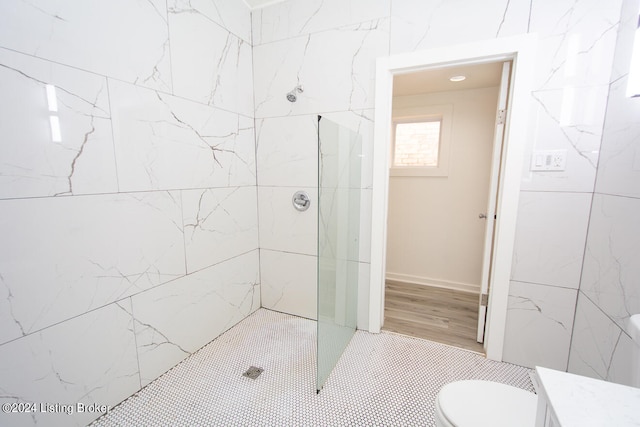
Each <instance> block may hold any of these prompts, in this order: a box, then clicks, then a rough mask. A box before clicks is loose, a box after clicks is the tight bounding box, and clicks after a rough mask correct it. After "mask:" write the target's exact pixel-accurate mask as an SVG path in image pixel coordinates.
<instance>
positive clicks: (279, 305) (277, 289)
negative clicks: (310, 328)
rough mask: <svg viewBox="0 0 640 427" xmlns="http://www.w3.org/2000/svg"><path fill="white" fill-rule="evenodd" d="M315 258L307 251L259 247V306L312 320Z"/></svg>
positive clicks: (315, 300) (314, 295) (314, 309)
mask: <svg viewBox="0 0 640 427" xmlns="http://www.w3.org/2000/svg"><path fill="white" fill-rule="evenodd" d="M316 259H317V258H316V257H315V256H310V255H301V254H292V253H287V252H279V251H271V250H268V249H260V277H261V288H260V289H261V292H262V307H264V308H268V309H271V310H275V311H280V312H282V313H288V314H293V315H296V316H302V317H306V318H309V319H314V320H315V319H316V317H317V301H318V294H317V280H318V277H317V271H318V263H317V261H316Z"/></svg>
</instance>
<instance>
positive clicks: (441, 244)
mask: <svg viewBox="0 0 640 427" xmlns="http://www.w3.org/2000/svg"><path fill="white" fill-rule="evenodd" d="M497 96H498V88H497V87H491V88H482V89H473V90H464V91H451V92H437V93H430V94H423V95H412V96H403V97H396V98H394V100H393V115H394V118H397V117H401V116H403V115H418V114H421V113H422V112H423V111H424V110H426V109H428V106H432V105H443V104H450V105H452V106H453V121H452V132H451V145H450V150H451V153H450V163H449V173H448V176H445V177H434V176H425V177H401V176H392V177H391V178H390V180H389V217H388V239H387V278H388V279H395V280H406V281H409V282H414V283H423V284H435V285H440V286H447V287H455V288H460V289H466V290H470V291H479V287H480V275H481V268H482V245H483V241H484V229H485V221H484V220H481V219H479V218H478V214H479V213H485V212H486V209H487V207H486V206H487V195H488V186H489V174H490V159H491V148H492V143H493V132H494V124H495V115H496V113H495V111H496V105H497ZM429 111H432V110H431V109H429Z"/></svg>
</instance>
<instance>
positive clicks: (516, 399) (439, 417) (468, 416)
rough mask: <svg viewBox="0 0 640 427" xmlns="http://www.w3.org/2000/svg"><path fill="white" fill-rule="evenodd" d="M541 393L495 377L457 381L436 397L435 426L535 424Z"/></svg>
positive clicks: (443, 388)
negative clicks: (490, 379)
mask: <svg viewBox="0 0 640 427" xmlns="http://www.w3.org/2000/svg"><path fill="white" fill-rule="evenodd" d="M537 404H538V397H537V396H536V395H535V394H534V393H531V392H529V391H526V390H523V389H521V388H517V387H513V386H510V385H506V384H500V383H495V382H492V381H479V380H467V381H456V382H453V383H449V384H447V385H445V386H444V387H442V389H441V390H440V392H439V393H438V397H436V426H438V427H465V426H476V427H483V426H487V427H488V426H492V427H514V426H518V427H529V426H531V427H533V426H534V425H535V421H536V406H537Z"/></svg>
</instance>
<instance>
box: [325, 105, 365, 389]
mask: <svg viewBox="0 0 640 427" xmlns="http://www.w3.org/2000/svg"><path fill="white" fill-rule="evenodd" d="M361 162H362V138H361V137H360V135H358V134H357V133H355V132H353V131H351V130H349V129H347V128H345V127H343V126H341V125H338V124H337V123H334V122H332V121H330V120H327V119H326V118H324V117H321V116H318V187H319V188H318V338H317V339H318V341H317V345H318V354H317V356H318V357H317V364H318V365H317V377H316V380H317V383H316V385H317V390H318V391H320V389H322V387H323V386H324V383H325V381H326V380H327V378H328V377H329V374H330V373H331V371H332V370H333V367H334V366H335V365H336V363H337V362H338V359H340V356H341V355H342V352H343V351H344V349H345V347H346V346H347V344H348V343H349V341H350V340H351V337H352V336H353V334H354V333H355V330H356V314H357V313H356V310H357V292H358V270H359V269H358V265H359V263H358V259H359V257H358V252H359V245H360V178H361Z"/></svg>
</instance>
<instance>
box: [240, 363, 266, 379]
mask: <svg viewBox="0 0 640 427" xmlns="http://www.w3.org/2000/svg"><path fill="white" fill-rule="evenodd" d="M262 371H264V369H262V368H256V367H255V366H251V367H249V369H247V372H245V373H244V374H242V376H243V377H247V378H251V379H252V380H255V379H256V378H258V377H259V376H260V374H261V373H262Z"/></svg>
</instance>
